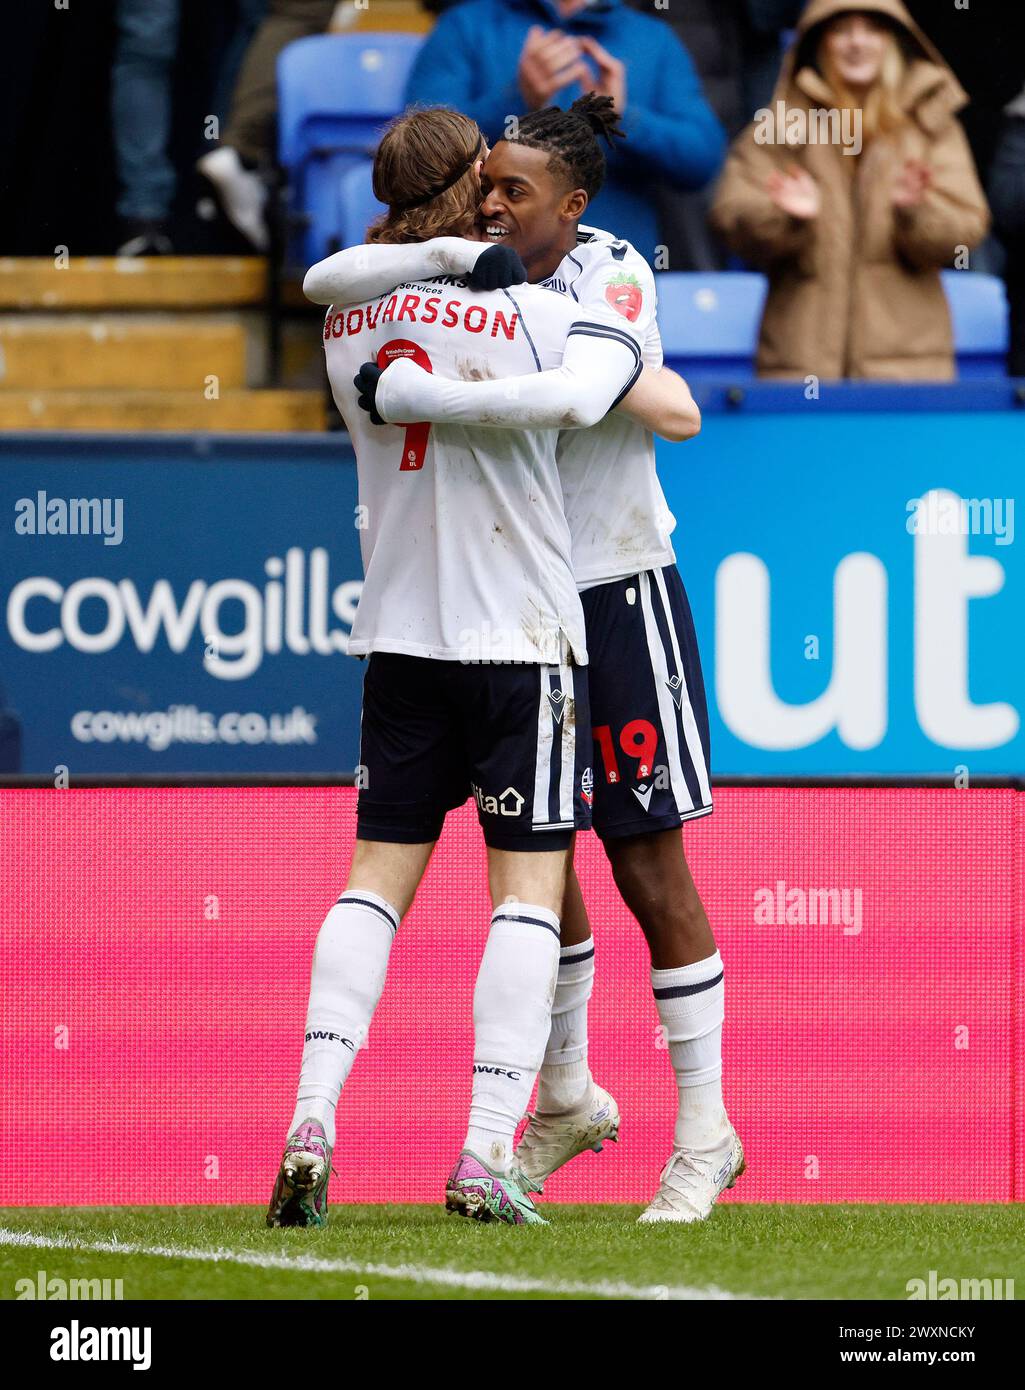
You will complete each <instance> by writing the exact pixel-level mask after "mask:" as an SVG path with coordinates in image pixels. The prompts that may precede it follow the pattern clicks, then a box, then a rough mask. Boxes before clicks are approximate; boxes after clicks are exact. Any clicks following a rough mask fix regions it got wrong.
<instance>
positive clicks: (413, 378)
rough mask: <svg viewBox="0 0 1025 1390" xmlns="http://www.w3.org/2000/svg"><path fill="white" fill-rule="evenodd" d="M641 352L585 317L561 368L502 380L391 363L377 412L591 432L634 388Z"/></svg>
mask: <svg viewBox="0 0 1025 1390" xmlns="http://www.w3.org/2000/svg"><path fill="white" fill-rule="evenodd" d="M641 367H642V362H641V354H640V351H639V350H638V347H637V344H636V343H635V342H634V340H633V338H632V337H631V336H630V335H629V334H628V333H624V332H622V331H621V330H620V329H619V328H616V327H614V326H611V325H607V324H599V323H589V322H586V321H584V320H579V321H578V322H576V323H574V324H573V326H572V328H571V329H570V330H569V336H568V338H567V339H566V348H565V351H564V352H563V356H562V366H561V367H554V368H552V369H551V370H549V371H547V372H539V373H537V374H536V375H533V376H511V377H505V378H502V379H499V380H497V381H452V380H450V379H449V378H447V377H440V376H434V375H432V374H431V373H430V372H425V371H424V370H423V368H422V367H418V366H416V364H415V363H413V362H411V361H410V360H409V359H408V358H399V359H398V360H397V361H395V362H393V363H392V364H391V366H389V367H388V368H387V369H386V370H385V371H384V373H383V374H382V376H381V379H380V381H379V383H378V387H377V410H378V414H379V415H380V416H381V417H382V419H384V420H386V421H388V423H389V424H398V423H407V422H409V421H412V420H425V421H428V422H430V423H431V424H439V425H487V426H492V427H494V428H497V429H519V430H531V429H537V430H543V429H560V430H564V429H587V428H588V427H589V426H591V425H594V424H597V422H598V421H599V420H601V419H602V418H603V417H604V416H605V415H607V414H608V412H609V411H610V410H612V409H613V407H614V406H616V405H618V404H619V401H620V400H621V399H622V397H623V396H625V395H626V393H627V392H628V391H629V390H630V388H631V386H633V384H634V382H635V381H636V380H637V378H638V376H640V373H641Z"/></svg>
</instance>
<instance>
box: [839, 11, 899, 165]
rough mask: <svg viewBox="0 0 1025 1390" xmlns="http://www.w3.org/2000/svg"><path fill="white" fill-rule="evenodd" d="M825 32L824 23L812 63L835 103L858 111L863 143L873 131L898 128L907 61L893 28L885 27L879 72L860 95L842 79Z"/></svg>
mask: <svg viewBox="0 0 1025 1390" xmlns="http://www.w3.org/2000/svg"><path fill="white" fill-rule="evenodd" d="M828 36H829V26H828V24H827V25H826V26H825V28H824V29H823V32H822V35H821V37H820V39H819V43H818V51H817V53H816V65H817V67H818V69H819V72H821V74H822V76H823V77H824V78H825V80H826V82H827V83H828V84H829V88H830V90H831V91H832V93H833V95H834V97H835V99H836V104H837V106H838V107H839V108H840V109H841V110H851V111H854V110H860V111H861V123H862V132H863V136H864V140H865V142H866V144H867V143H868V141H870V140H872V139H874V138H875V137H876V136H877V135H890V134H892V133H893V132H894V131H895V130H899V129H900V127H901V126H902V125H903V124H904V123H905V121H906V120H907V113H906V112H905V110H904V108H903V107H902V106H901V104H900V92H901V88H902V87H903V86H904V79H905V77H906V76H907V70H908V65H907V60H906V59H905V57H904V53H903V50H902V49H901V46H900V40H899V39H898V37H897V35H896V33H895V32H894V30H892V29H889V28H887V32H886V51H885V52H884V54H883V61H882V63H881V64H880V67H879V75H878V77H877V78H876V80H875V81H874V82H873V83H872V86H871V87H870V88H869V90H868V92H867V93H866V94H865V96H864V97H863V98H859V97H856V96H855V95H854V93H853V92H852V91H851V90H850V88H849V87H847V86H845V84H844V82H843V81H842V79H841V77H840V74H839V72H838V71H837V67H836V64H835V63H834V62H833V60H832V58H831V57H830V55H829V52H828V49H827V47H826V40H827V38H828Z"/></svg>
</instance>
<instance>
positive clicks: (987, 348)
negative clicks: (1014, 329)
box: [943, 270, 1009, 381]
mask: <svg viewBox="0 0 1025 1390" xmlns="http://www.w3.org/2000/svg"><path fill="white" fill-rule="evenodd" d="M943 288H944V289H945V290H946V292H947V302H948V303H949V305H950V316H951V318H952V319H953V321H954V344H955V351H956V353H957V374H958V376H959V377H960V378H961V380H962V381H964V380H969V381H972V380H976V381H977V380H979V379H981V378H984V377H995V376H996V377H999V376H1006V374H1007V347H1008V333H1009V328H1008V308H1007V294H1006V292H1005V290H1004V282H1003V281H1002V280H1001V279H999V278H998V277H997V276H996V275H981V274H976V272H975V271H969V270H945V271H944V272H943Z"/></svg>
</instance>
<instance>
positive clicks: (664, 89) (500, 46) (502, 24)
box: [406, 0, 726, 261]
mask: <svg viewBox="0 0 1025 1390" xmlns="http://www.w3.org/2000/svg"><path fill="white" fill-rule="evenodd" d="M533 24H540V25H543V26H544V27H545V28H547V29H553V28H558V29H561V30H562V31H563V32H564V33H567V34H589V35H591V36H592V37H593V38H595V39H597V41H598V43H600V44H601V45H602V47H603V48H605V49H607V50H608V52H609V53H611V54H612V56H613V57H614V58H618V59H619V60H620V61H621V62H624V63H625V64H626V111H625V112H624V113H623V118H622V122H621V124H622V125H623V127H624V129H625V130H626V132H627V138H626V140H621V141H617V142H616V144H617V146H618V148H617V149H616V150H615V152H608V164H609V168H608V178H607V181H606V184H605V187H604V188H603V189H602V191H601V193H600V194H599V195H598V197H597V198H596V199H595V201H594V202H593V203H592V204H591V206H590V208H589V209H588V211H587V214H586V216H585V219H584V220H585V221H586V222H588V223H589V224H590V225H592V226H597V227H605V228H607V229H608V230H609V231H611V232H615V234H616V235H617V236H620V237H625V238H626V239H627V240H628V241H631V242H633V244H634V246H636V247H637V249H638V251H640V252H641V254H642V255H643V256H646V257H647V258H648V260H649V261H650V260H653V259H654V256H655V248H656V247H657V246H658V244H659V241H660V238H659V232H658V220H657V217H656V213H655V207H654V199H653V193H654V186H655V185H656V184H658V183H668V184H671V185H673V186H674V187H676V188H682V189H694V188H701V187H703V186H704V185H705V184H707V183H710V182H711V180H712V179H713V178H714V177H715V176H716V174H717V173H718V172H719V169H720V168H721V166H722V163H723V159H724V157H725V153H726V136H725V133H724V131H723V129H722V126H721V125H720V124H719V121H718V120H717V118H716V116H715V115H714V113H713V111H712V109H711V107H710V106H709V105H708V103H707V101H706V100H705V97H704V93H703V92H702V89H701V83H700V81H699V79H698V76H697V73H696V72H695V70H694V64H693V63H692V62H691V59H690V55H689V54H688V53H687V50H686V49H685V48H684V47H683V45H682V44H681V43H680V41H679V39H678V38H677V37H676V35H675V34H674V33H673V30H672V29H671V28H670V27H669V25H668V24H666V23H664V22H663V21H662V20H659V19H655V18H654V17H653V16H651V15H645V14H641V13H639V12H638V11H637V10H632V9H629V8H628V7H627V6H626V5H624V4H622V3H621V0H593V3H592V4H591V5H589V6H587V7H586V8H584V9H582V10H580V11H578V12H577V13H576V14H575V15H573V16H572V17H571V18H569V19H560V17H559V13H558V10H557V9H556V7H555V5H554V4H553V3H551V0H467V3H466V4H462V5H456V6H455V7H454V8H452V9H450V10H448V11H446V12H445V13H444V14H443V15H442V16H441V17H440V18H439V20H438V22H437V24H436V26H435V28H434V30H433V32H432V33H431V34H430V35H429V37H428V38H427V40H426V42H425V44H424V46H423V48H422V49H421V51H420V54H419V56H418V58H417V60H416V63H415V65H414V67H413V71H412V73H411V74H410V78H409V84H408V86H407V88H406V101H407V102H421V103H425V104H427V105H444V106H454V107H455V108H456V109H457V110H460V111H463V112H465V113H466V115H468V116H472V117H473V119H474V120H475V121H476V122H477V123H478V125H479V126H480V127H481V129H482V130H483V131H484V134H485V135H486V136H487V137H488V139H489V140H490V141H491V142H492V143H494V141H495V140H498V139H500V138H501V136H502V132H503V130H504V128H505V122H506V117H508V116H511V115H523V114H524V103H523V97H522V95H521V94H520V90H519V87H518V86H517V82H516V69H517V66H518V64H519V57H520V52H521V50H522V48H523V43H524V40H525V39H526V37H527V31H528V29H529V28H530V27H531V25H533ZM580 95H581V88H580V86H579V85H574V86H572V87H566V88H565V89H564V90H563V91H561V92H558V93H556V95H555V97H554V98H553V104H554V105H557V106H563V107H565V106H568V105H569V103H570V102H571V101H573V100H574V99H575V98H576V97H578V96H580Z"/></svg>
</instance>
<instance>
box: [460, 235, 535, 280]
mask: <svg viewBox="0 0 1025 1390" xmlns="http://www.w3.org/2000/svg"><path fill="white" fill-rule="evenodd" d="M526 278H527V271H526V268H525V266H524V264H523V262H522V261H521V260H520V258H519V256H518V255H517V254H516V252H515V251H514V250H513V249H512V247H511V246H503V245H502V244H501V242H499V243H498V244H497V245H495V246H489V247H488V249H487V250H486V251H485V252H484V253H483V255H480V256H478V257H477V264H476V265H475V266H474V267H473V269H472V270H471V271H470V274H469V276H468V277H467V281H466V283H467V284H468V285H469V286H470V289H471V290H507V289H508V288H509V286H510V285H522V284H523V282H524V280H526Z"/></svg>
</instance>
